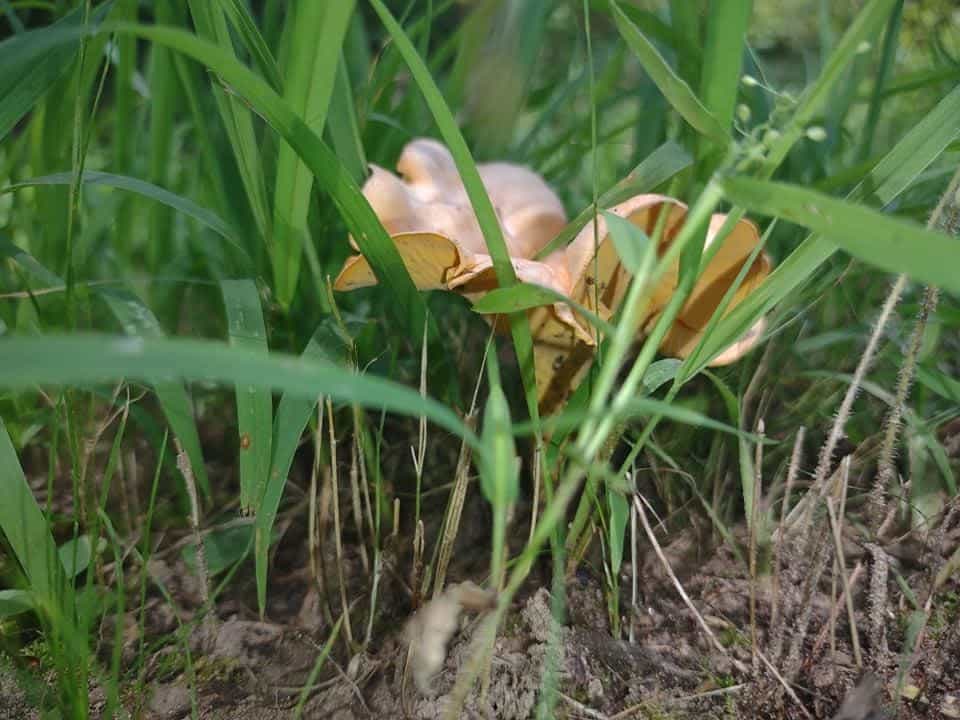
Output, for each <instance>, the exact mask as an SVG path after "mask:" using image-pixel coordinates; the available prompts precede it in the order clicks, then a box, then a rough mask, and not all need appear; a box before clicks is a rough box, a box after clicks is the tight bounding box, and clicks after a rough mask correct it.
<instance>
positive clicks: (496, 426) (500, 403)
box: [480, 353, 520, 587]
mask: <svg viewBox="0 0 960 720" xmlns="http://www.w3.org/2000/svg"><path fill="white" fill-rule="evenodd" d="M487 371H488V375H489V382H490V395H489V397H488V398H487V406H486V409H485V410H484V413H483V435H482V438H481V439H482V440H483V444H484V446H485V448H486V452H485V454H484V459H483V460H484V461H483V462H481V463H480V490H481V491H482V492H483V495H484V497H485V498H486V499H487V502H489V503H490V507H491V508H492V510H493V542H492V548H491V559H490V577H491V582H492V584H493V585H494V586H495V587H499V586H500V585H501V583H502V582H503V572H504V562H505V560H506V552H507V545H506V539H507V538H506V532H507V517H508V515H509V513H510V508H511V506H512V505H513V504H514V503H515V502H516V500H517V495H518V493H519V491H520V481H519V478H518V476H517V469H518V466H517V449H516V444H515V442H514V437H513V432H512V429H511V426H510V406H509V405H508V404H507V396H506V395H505V394H504V392H503V387H502V385H501V384H500V368H499V363H498V362H497V358H496V356H495V354H493V353H490V354H489V355H488V357H487Z"/></svg>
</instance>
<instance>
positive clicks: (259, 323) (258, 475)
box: [220, 280, 273, 513]
mask: <svg viewBox="0 0 960 720" xmlns="http://www.w3.org/2000/svg"><path fill="white" fill-rule="evenodd" d="M220 290H221V292H222V293H223V304H224V306H225V307H226V310H227V334H228V335H229V338H230V346H231V347H235V348H246V349H248V350H250V351H251V352H256V353H260V354H262V355H268V354H269V349H268V348H267V328H266V325H265V323H264V321H263V308H262V307H261V305H260V293H259V292H258V291H257V286H256V284H254V282H253V281H252V280H221V281H220ZM236 398H237V425H238V432H239V433H240V438H239V440H240V510H241V512H243V513H249V512H251V511H252V510H253V509H254V507H255V505H256V504H257V503H258V501H259V498H260V497H261V496H262V495H263V489H264V487H266V483H267V476H268V475H269V473H270V452H271V447H272V443H273V398H272V397H271V395H270V389H269V388H264V387H258V386H256V385H245V384H243V383H238V384H237V386H236Z"/></svg>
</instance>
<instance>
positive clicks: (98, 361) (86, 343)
mask: <svg viewBox="0 0 960 720" xmlns="http://www.w3.org/2000/svg"><path fill="white" fill-rule="evenodd" d="M65 357H69V358H70V360H71V361H70V363H64V362H63V358H65ZM123 377H125V378H128V379H131V380H133V379H138V380H146V381H148V382H154V381H156V380H157V378H166V379H171V378H179V379H181V380H188V381H189V380H203V381H210V382H221V383H231V384H235V385H240V384H243V385H248V386H254V387H269V388H273V389H274V390H278V391H283V392H289V393H291V394H292V395H294V396H298V397H308V398H316V397H317V396H319V395H321V394H323V395H328V396H330V397H331V398H332V399H334V400H338V401H341V402H347V403H356V404H358V405H363V406H365V407H371V408H382V409H384V410H386V411H389V412H396V413H399V414H402V415H408V416H411V417H420V416H421V415H424V416H426V418H427V419H428V420H431V421H433V422H435V423H436V424H437V425H439V426H440V427H442V428H444V429H446V430H448V431H450V432H452V433H454V434H455V435H457V436H458V437H462V438H465V439H466V441H467V443H468V444H469V445H470V446H471V448H473V449H474V450H475V451H477V452H479V453H482V452H483V449H482V446H481V444H480V443H479V441H478V439H477V436H476V435H475V434H474V433H473V431H471V430H470V429H469V428H468V427H467V426H466V425H465V424H464V423H463V422H462V421H461V420H460V418H459V417H458V416H457V414H456V413H455V412H454V411H453V410H451V409H450V408H448V407H447V406H446V405H443V404H441V403H439V402H437V401H436V400H433V399H432V398H429V397H424V396H422V395H421V394H420V393H419V392H417V391H416V390H413V389H411V388H408V387H405V386H403V385H400V384H398V383H395V382H393V381H391V380H386V379H384V378H380V377H376V376H373V375H358V374H357V373H355V372H353V371H351V370H347V369H345V368H342V367H338V366H336V365H334V364H333V363H330V362H326V361H323V360H320V359H310V360H305V359H300V358H296V357H294V356H290V355H284V354H281V353H276V352H274V353H270V354H269V355H264V354H263V353H260V352H252V351H250V350H247V349H246V348H234V347H229V346H228V345H226V344H225V343H223V342H216V341H211V340H193V339H185V338H176V339H171V338H163V339H160V338H156V339H154V338H150V339H147V338H129V337H123V336H116V335H100V334H86V333H77V334H73V335H44V336H42V337H13V338H7V339H4V340H0V387H10V388H26V387H33V386H35V385H44V384H47V385H77V384H86V383H99V382H108V381H113V380H116V379H118V378H123Z"/></svg>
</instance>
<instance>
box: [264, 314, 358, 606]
mask: <svg viewBox="0 0 960 720" xmlns="http://www.w3.org/2000/svg"><path fill="white" fill-rule="evenodd" d="M338 345H339V346H340V347H342V348H344V350H345V349H346V348H345V347H344V345H343V341H342V340H340V339H339V338H338V337H337V335H336V333H334V332H332V331H331V330H330V324H324V325H321V326H320V327H319V328H317V331H316V332H315V333H314V334H313V337H312V338H310V342H309V343H308V344H307V347H306V349H304V351H303V357H304V358H307V359H309V358H318V359H321V360H326V361H328V362H332V363H336V364H342V363H343V361H344V359H345V357H344V356H345V355H346V353H345V352H343V353H337V352H335V350H334V349H335V348H337V347H338ZM317 400H318V398H317V397H312V398H311V397H307V396H303V395H291V394H285V395H284V396H283V397H281V398H280V404H279V405H278V406H277V414H276V417H275V418H274V423H273V457H272V459H271V461H270V477H269V478H267V485H266V488H265V489H264V492H263V497H261V498H259V499H258V500H257V502H258V505H259V507H258V508H257V517H256V522H255V525H254V535H255V539H254V562H255V564H256V577H257V606H258V607H259V608H260V616H261V617H263V613H264V610H265V609H266V602H267V566H268V559H267V558H268V553H269V550H270V542H271V538H272V532H273V523H274V521H275V520H276V517H277V510H278V509H279V508H280V500H281V499H282V497H283V491H284V488H285V487H286V485H287V475H288V474H289V472H290V466H291V465H292V464H293V456H294V453H296V451H297V447H298V446H299V444H300V436H301V435H302V434H303V430H304V428H305V427H306V426H307V422H308V421H309V420H310V415H311V414H312V413H313V410H314V408H315V407H316V406H317Z"/></svg>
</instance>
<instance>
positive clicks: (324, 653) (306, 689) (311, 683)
mask: <svg viewBox="0 0 960 720" xmlns="http://www.w3.org/2000/svg"><path fill="white" fill-rule="evenodd" d="M342 624H343V615H341V616H340V617H339V618H337V622H335V623H334V624H333V628H331V630H330V637H328V638H327V641H326V642H325V643H324V644H323V647H322V648H320V654H319V655H317V659H316V660H314V662H313V667H312V668H311V669H310V674H309V675H307V682H306V683H304V685H303V689H302V690H301V691H300V697H299V698H297V705H296V707H294V709H293V720H300V718H301V717H303V708H304V707H305V706H306V704H307V700H309V699H310V693H311V692H312V691H313V688H314V687H315V686H316V684H317V677H318V676H319V675H320V670H321V669H322V668H323V664H324V663H325V662H326V661H327V658H328V657H329V656H330V651H331V650H332V649H333V643H335V642H336V641H337V638H338V637H339V636H340V626H341V625H342Z"/></svg>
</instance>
